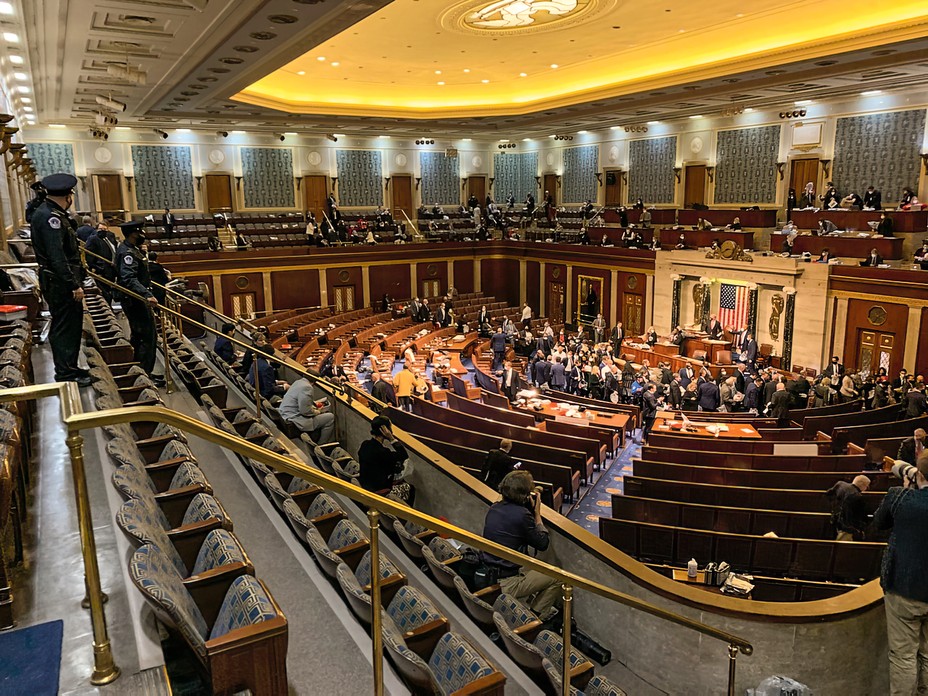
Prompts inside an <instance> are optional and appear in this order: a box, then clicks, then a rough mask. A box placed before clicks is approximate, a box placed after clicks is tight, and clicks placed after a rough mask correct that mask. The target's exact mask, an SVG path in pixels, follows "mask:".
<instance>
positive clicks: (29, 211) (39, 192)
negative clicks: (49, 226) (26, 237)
mask: <svg viewBox="0 0 928 696" xmlns="http://www.w3.org/2000/svg"><path fill="white" fill-rule="evenodd" d="M29 188H31V189H32V190H33V191H35V195H34V196H33V197H32V198H30V199H29V202H28V203H26V222H32V216H33V214H34V213H35V211H36V209H37V208H38V207H39V206H40V205H42V203H43V202H44V201H45V195H46V191H45V187H44V186H43V185H42V182H41V181H36V182H35V183H34V184H32V186H30V187H29Z"/></svg>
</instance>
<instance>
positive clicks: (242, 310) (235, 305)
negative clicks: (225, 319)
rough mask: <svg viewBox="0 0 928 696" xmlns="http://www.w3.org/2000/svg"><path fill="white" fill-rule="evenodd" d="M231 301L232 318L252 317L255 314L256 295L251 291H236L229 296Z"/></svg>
mask: <svg viewBox="0 0 928 696" xmlns="http://www.w3.org/2000/svg"><path fill="white" fill-rule="evenodd" d="M229 299H230V300H231V301H232V318H233V319H238V318H239V317H246V318H248V317H253V316H254V315H255V300H256V299H257V296H256V294H255V293H253V292H237V293H234V294H232V295H231V296H230V298H229Z"/></svg>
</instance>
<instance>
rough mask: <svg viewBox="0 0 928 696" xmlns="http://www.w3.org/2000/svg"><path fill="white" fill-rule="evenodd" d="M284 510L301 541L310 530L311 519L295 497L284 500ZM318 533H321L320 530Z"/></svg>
mask: <svg viewBox="0 0 928 696" xmlns="http://www.w3.org/2000/svg"><path fill="white" fill-rule="evenodd" d="M283 511H284V514H285V515H286V516H287V522H289V523H290V527H291V528H292V529H293V531H294V532H295V533H296V535H297V537H299V539H300V540H301V541H302V540H303V539H305V538H306V532H307V531H309V528H310V526H311V525H310V522H309V520H308V519H306V515H304V514H303V511H302V510H300V506H299V505H297V504H296V503H295V502H293V498H287V499H286V500H284V504H283ZM313 531H315V528H313ZM316 534H319V532H316ZM320 538H321V537H320ZM323 543H325V542H323Z"/></svg>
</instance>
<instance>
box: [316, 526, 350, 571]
mask: <svg viewBox="0 0 928 696" xmlns="http://www.w3.org/2000/svg"><path fill="white" fill-rule="evenodd" d="M306 542H307V543H308V544H309V548H310V550H311V551H312V552H313V555H314V556H315V557H316V560H317V561H318V562H319V565H320V566H321V567H322V569H323V570H324V571H325V572H326V574H327V575H328V576H329V577H333V578H334V577H335V576H336V573H337V572H338V567H339V566H340V565H344V563H342V559H340V558H339V557H338V556H336V555H335V554H334V553H332V549H330V548H329V547H328V544H326V543H325V539H323V538H322V536H321V535H320V534H319V531H318V530H317V529H316V528H315V527H313V526H312V525H310V526H309V529H308V530H306ZM351 576H352V577H354V573H352V574H351ZM355 581H357V580H355Z"/></svg>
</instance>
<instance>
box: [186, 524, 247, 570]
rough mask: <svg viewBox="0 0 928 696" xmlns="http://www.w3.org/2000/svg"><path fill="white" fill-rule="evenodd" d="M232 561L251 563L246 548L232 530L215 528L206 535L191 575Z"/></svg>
mask: <svg viewBox="0 0 928 696" xmlns="http://www.w3.org/2000/svg"><path fill="white" fill-rule="evenodd" d="M230 563H245V564H246V565H250V562H249V560H248V556H246V555H245V550H244V549H243V548H242V546H241V544H239V542H238V539H236V538H235V537H234V536H233V535H232V534H231V533H230V532H227V531H226V530H225V529H213V530H212V531H210V533H209V534H207V535H206V539H204V540H203V545H202V546H201V547H200V552H199V553H198V554H197V560H196V562H195V563H194V565H193V571H192V572H191V575H199V574H200V573H204V572H206V571H207V570H212V569H214V568H219V567H221V566H224V565H229V564H230Z"/></svg>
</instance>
